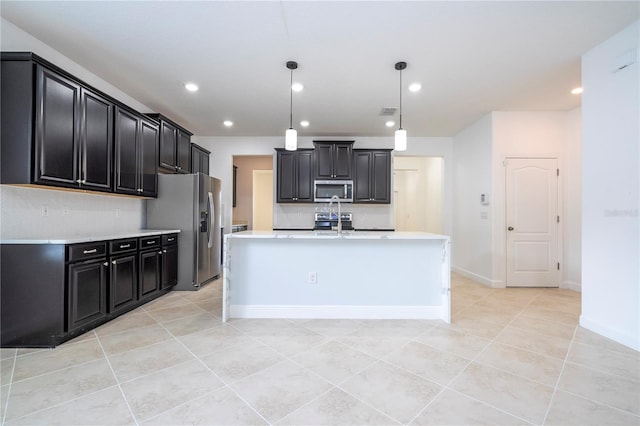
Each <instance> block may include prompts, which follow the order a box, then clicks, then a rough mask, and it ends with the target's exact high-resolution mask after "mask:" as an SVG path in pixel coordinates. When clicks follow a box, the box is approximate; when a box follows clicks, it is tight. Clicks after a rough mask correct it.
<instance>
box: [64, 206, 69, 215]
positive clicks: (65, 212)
mask: <svg viewBox="0 0 640 426" xmlns="http://www.w3.org/2000/svg"><path fill="white" fill-rule="evenodd" d="M70 213H71V210H70V209H69V206H64V207H62V216H69V214H70Z"/></svg>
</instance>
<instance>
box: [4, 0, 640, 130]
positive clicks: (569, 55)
mask: <svg viewBox="0 0 640 426" xmlns="http://www.w3.org/2000/svg"><path fill="white" fill-rule="evenodd" d="M639 5H640V3H639V2H637V1H626V2H612V1H603V2H597V1H586V2H577V1H567V2H563V1H549V2H535V1H512V2H508V1H497V2H481V1H471V2H467V1H459V2H456V1H442V2H441V1H428V2H422V1H413V2H404V1H386V2H382V1H380V2H379V1H356V2H341V1H334V2H325V1H302V2H294V1H281V2H276V1H258V2H245V1H194V2H190V1H176V2H170V1H159V2H133V1H125V2H115V1H107V2H94V1H90V2H77V1H71V2H64V1H45V2H35V1H5V0H2V2H1V4H0V7H1V9H0V13H1V15H2V16H3V17H4V18H5V19H7V20H9V21H10V22H12V23H14V24H15V25H17V26H18V27H20V28H22V29H23V30H25V31H27V32H28V33H31V34H33V35H34V36H35V37H36V38H38V39H40V40H42V41H44V42H45V43H47V44H48V45H50V46H51V47H53V48H54V49H56V50H58V51H59V52H61V53H62V54H64V55H66V56H67V57H69V58H70V59H72V60H74V61H75V62H77V63H79V64H80V65H82V66H83V67H85V68H87V69H88V70H90V71H92V72H93V73H95V74H97V75H98V76H100V77H102V78H103V79H104V80H107V81H108V82H110V83H111V84H113V85H114V86H116V87H118V88H120V89H121V90H123V91H124V92H126V93H128V94H129V95H130V96H132V97H133V98H135V99H137V100H139V101H140V102H141V103H143V104H145V105H147V106H148V107H150V108H152V109H153V110H155V111H156V112H160V113H163V114H165V115H167V116H169V117H171V118H173V119H174V120H176V121H177V122H179V123H180V124H182V125H184V126H185V127H187V128H188V129H190V130H192V131H193V132H194V133H195V134H196V135H203V136H204V135H207V136H222V135H233V136H278V135H284V130H285V129H286V128H287V127H288V124H289V79H290V74H289V70H287V69H286V67H285V62H286V61H287V60H296V61H298V63H299V68H298V70H297V71H295V72H294V80H295V81H300V82H302V83H303V84H304V85H305V89H304V90H303V91H302V92H300V93H294V99H293V105H294V106H293V108H294V111H293V112H294V127H296V128H297V129H298V131H299V134H300V135H313V136H338V135H339V136H355V135H361V136H391V135H392V134H393V130H394V129H389V128H386V127H385V126H384V122H385V121H386V118H385V117H381V116H380V110H381V108H383V107H397V106H398V94H399V93H398V92H399V87H398V86H399V81H398V77H399V75H398V74H399V73H398V71H396V70H395V69H394V64H395V62H397V61H400V60H404V61H406V62H407V63H408V67H407V69H406V71H404V72H403V83H406V84H405V91H404V92H403V127H404V128H406V129H407V132H408V134H409V136H410V137H411V136H452V135H454V134H456V133H457V132H458V131H460V130H461V129H463V128H465V127H466V126H468V125H469V124H471V123H473V122H474V121H475V120H477V119H478V118H480V117H481V116H482V115H484V114H486V113H488V112H489V111H493V110H569V109H572V108H575V107H577V106H578V105H579V104H580V98H579V96H575V95H571V94H570V93H569V91H570V89H572V88H573V87H576V86H579V85H580V56H581V55H582V54H583V53H584V52H586V51H588V50H589V49H591V48H592V47H594V46H596V45H597V44H599V43H600V42H602V41H604V40H606V39H607V38H608V37H610V36H612V35H613V34H615V33H616V32H618V31H620V30H621V29H622V28H624V27H625V26H627V25H628V24H630V23H631V22H633V21H634V20H636V19H638V17H639V9H640V6H639ZM186 81H193V82H196V83H197V84H199V86H200V91H199V92H197V93H195V94H191V93H187V92H186V91H185V90H184V87H183V84H184V83H185V82H186ZM415 81H417V82H420V83H422V90H421V91H420V92H418V93H410V92H408V91H407V90H406V85H408V84H409V83H411V82H415ZM587 89H588V88H587ZM396 118H397V117H396ZM225 119H230V120H233V121H234V123H235V125H234V127H233V128H225V127H224V126H223V125H222V121H223V120H225ZM303 119H306V120H309V121H310V122H311V126H310V127H308V128H307V129H302V128H301V127H300V126H299V125H297V122H299V121H300V120H303Z"/></svg>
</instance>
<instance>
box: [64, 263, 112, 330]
mask: <svg viewBox="0 0 640 426" xmlns="http://www.w3.org/2000/svg"><path fill="white" fill-rule="evenodd" d="M108 265H109V263H108V262H107V259H106V258H103V259H96V260H93V261H87V262H81V263H73V264H70V265H69V266H68V272H67V287H68V288H67V292H68V316H67V318H68V325H67V330H68V331H70V332H73V331H75V330H77V329H79V328H82V327H84V326H86V325H88V324H91V323H93V322H96V321H99V320H102V319H105V318H106V316H107V271H108Z"/></svg>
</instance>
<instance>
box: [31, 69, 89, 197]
mask: <svg viewBox="0 0 640 426" xmlns="http://www.w3.org/2000/svg"><path fill="white" fill-rule="evenodd" d="M80 117H81V114H80V85H79V84H77V83H75V82H73V81H71V80H69V79H68V78H65V77H63V76H61V75H60V74H58V73H56V72H54V71H51V70H48V69H46V68H44V67H42V66H40V65H37V66H36V121H35V170H34V172H35V173H34V179H33V180H34V183H45V184H46V183H50V184H60V185H64V186H77V185H78V184H79V182H80V178H79V173H78V172H79V170H78V169H79V167H78V152H79V150H80Z"/></svg>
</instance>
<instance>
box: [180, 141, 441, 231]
mask: <svg viewBox="0 0 640 426" xmlns="http://www.w3.org/2000/svg"><path fill="white" fill-rule="evenodd" d="M192 140H193V142H195V143H197V144H198V145H201V146H203V147H204V148H206V149H208V150H209V151H211V156H210V164H209V166H210V174H211V176H215V177H217V178H220V179H221V180H222V192H223V194H222V199H223V209H224V227H225V232H226V233H229V232H231V218H232V207H231V206H232V193H231V182H232V179H233V167H232V166H233V164H232V162H233V156H234V155H273V154H274V153H275V151H274V148H281V147H284V138H283V137H279V136H277V137H273V136H264V137H214V136H194V137H193V138H192ZM314 140H355V143H354V148H373V149H376V148H378V149H383V148H393V139H392V138H382V137H358V136H355V137H354V136H350V137H339V136H336V137H331V138H326V137H313V136H306V137H299V138H298V147H299V148H313V141H314ZM394 155H397V154H395V153H394ZM402 155H408V156H414V155H423V156H434V157H443V158H444V162H445V164H444V176H445V183H444V188H445V195H444V197H443V198H444V200H443V205H444V209H443V210H444V212H443V216H444V220H443V222H444V230H445V233H446V234H448V235H450V232H451V229H452V225H451V220H450V217H451V211H452V208H451V195H450V194H451V193H452V167H451V164H452V151H451V138H409V141H408V149H407V150H406V151H404V152H402ZM274 169H275V165H274ZM323 207H324V205H315V204H300V205H295V204H291V205H286V204H275V206H274V224H275V225H276V226H277V227H282V228H310V227H312V226H313V213H314V212H315V211H316V209H317V208H323ZM350 210H351V211H352V212H353V213H354V216H355V219H354V222H355V223H354V225H355V226H356V227H369V226H371V227H381V228H393V208H392V206H391V205H379V206H364V205H357V204H354V205H352V206H351V207H350ZM363 218H364V219H363ZM362 220H365V221H366V222H365V223H363V222H361V221H362Z"/></svg>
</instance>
